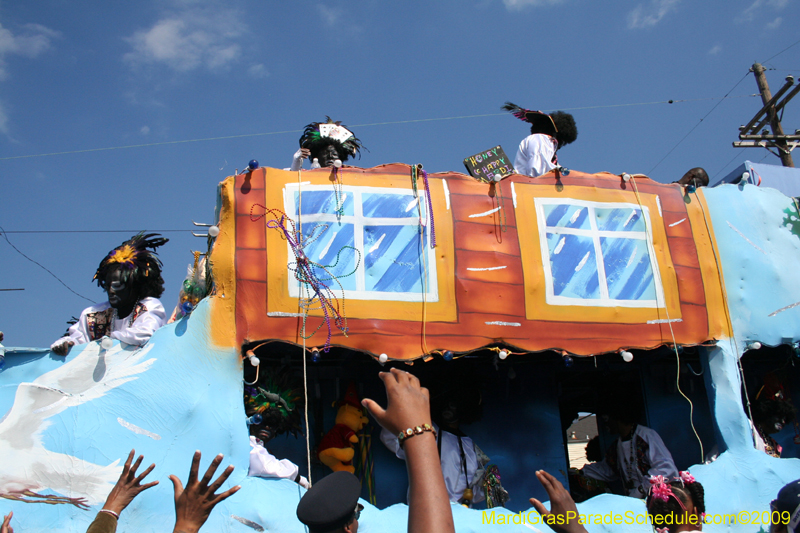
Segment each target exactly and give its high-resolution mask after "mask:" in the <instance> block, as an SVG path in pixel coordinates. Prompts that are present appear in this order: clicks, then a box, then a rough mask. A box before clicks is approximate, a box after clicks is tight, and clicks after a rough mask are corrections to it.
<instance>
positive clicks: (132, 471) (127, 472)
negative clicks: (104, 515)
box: [103, 450, 158, 516]
mask: <svg viewBox="0 0 800 533" xmlns="http://www.w3.org/2000/svg"><path fill="white" fill-rule="evenodd" d="M134 455H136V450H131V453H129V454H128V460H127V461H125V466H124V467H123V468H122V474H120V476H119V481H117V484H116V485H114V488H113V489H111V493H110V494H109V495H108V498H106V503H105V505H104V506H103V509H106V510H108V511H112V512H114V513H116V514H117V516H119V514H120V513H121V512H122V511H123V510H124V509H125V508H126V507H127V506H128V505H129V504H130V503H131V502H132V501H133V499H134V498H135V497H136V496H138V495H139V494H140V493H142V492H144V491H146V490H147V489H149V488H150V487H155V486H156V485H158V481H152V482H150V483H148V484H146V485H142V484H141V482H142V481H143V480H144V478H146V477H147V474H149V473H150V472H152V471H153V469H154V468H155V467H156V465H155V463H153V464H151V465H150V466H149V467H147V469H146V470H145V471H144V472H142V473H141V474H139V475H138V476H137V475H136V470H138V469H139V465H141V464H142V459H144V455H140V456H139V458H138V459H136V462H135V463H133V466H131V461H133V457H134Z"/></svg>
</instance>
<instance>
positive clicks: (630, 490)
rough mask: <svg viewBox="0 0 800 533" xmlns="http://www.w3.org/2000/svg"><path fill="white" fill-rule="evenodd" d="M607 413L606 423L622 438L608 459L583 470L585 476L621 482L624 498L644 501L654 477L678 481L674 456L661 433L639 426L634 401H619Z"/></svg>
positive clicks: (609, 449) (607, 455) (614, 443)
mask: <svg viewBox="0 0 800 533" xmlns="http://www.w3.org/2000/svg"><path fill="white" fill-rule="evenodd" d="M607 411H608V413H607V414H605V415H603V421H604V422H605V423H606V426H607V429H608V431H609V432H610V433H613V434H616V435H617V436H618V438H617V439H615V440H614V442H613V443H612V444H611V446H609V447H608V450H607V451H606V456H605V459H603V460H602V461H600V462H597V463H590V464H587V465H586V466H584V467H583V469H582V470H581V472H582V474H583V475H585V476H588V477H590V478H593V479H599V480H601V481H615V480H621V481H622V486H623V489H624V494H623V495H627V496H631V497H633V498H640V499H641V498H644V497H646V496H647V492H648V490H649V489H650V476H664V477H665V478H666V479H674V478H676V477H678V469H677V468H676V466H675V461H673V460H672V454H671V453H669V450H668V449H667V447H666V445H665V444H664V441H663V440H661V437H660V436H659V435H658V433H656V431H655V430H654V429H650V428H648V427H645V426H642V425H640V424H638V423H637V420H638V416H637V410H636V403H635V402H634V401H633V400H631V399H627V400H618V401H617V402H616V403H615V404H614V405H612V406H610V407H609V409H608V410H607Z"/></svg>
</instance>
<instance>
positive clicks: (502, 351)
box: [497, 350, 508, 359]
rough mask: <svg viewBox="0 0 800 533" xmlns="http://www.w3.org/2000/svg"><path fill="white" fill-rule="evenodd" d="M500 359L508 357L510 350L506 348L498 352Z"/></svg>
mask: <svg viewBox="0 0 800 533" xmlns="http://www.w3.org/2000/svg"><path fill="white" fill-rule="evenodd" d="M497 355H498V357H500V359H505V358H506V357H508V352H507V351H506V350H500V353H498V354H497Z"/></svg>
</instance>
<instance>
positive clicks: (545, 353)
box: [0, 154, 800, 533]
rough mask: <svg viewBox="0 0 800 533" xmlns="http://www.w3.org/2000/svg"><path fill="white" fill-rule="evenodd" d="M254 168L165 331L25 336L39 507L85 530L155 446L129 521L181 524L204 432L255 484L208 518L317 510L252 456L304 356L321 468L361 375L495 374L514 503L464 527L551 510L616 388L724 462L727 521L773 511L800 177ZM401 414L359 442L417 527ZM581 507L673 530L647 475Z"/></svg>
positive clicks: (719, 469)
mask: <svg viewBox="0 0 800 533" xmlns="http://www.w3.org/2000/svg"><path fill="white" fill-rule="evenodd" d="M487 155H491V154H487ZM490 159H491V158H490ZM254 167H255V168H249V169H248V170H247V171H246V172H244V173H242V174H238V175H235V176H230V177H228V178H227V179H226V180H225V181H223V182H222V183H221V184H220V185H219V189H218V204H217V205H218V208H217V214H216V215H217V222H216V224H215V225H214V227H213V228H212V230H213V231H210V232H209V239H208V242H209V249H208V253H209V256H208V262H207V265H208V266H207V267H204V268H206V274H207V276H208V287H209V288H210V292H209V294H208V296H206V297H205V298H202V299H201V300H199V302H197V305H196V306H194V305H189V306H184V307H183V309H182V310H181V312H179V313H177V316H180V315H184V316H181V317H180V318H178V319H177V320H176V321H174V322H173V323H171V324H169V325H167V326H165V327H163V328H161V329H159V330H158V331H156V333H155V334H154V335H153V336H152V338H151V339H150V341H149V342H148V343H147V344H146V345H145V346H143V347H141V348H138V347H133V346H127V345H124V344H120V343H119V342H114V343H113V344H112V345H110V346H108V345H106V346H102V345H101V343H100V342H97V341H95V342H91V343H89V344H86V345H80V346H75V347H73V348H72V350H71V351H70V353H69V355H68V356H67V357H66V358H63V357H59V356H56V355H54V354H52V353H50V352H49V351H47V350H32V349H13V348H10V349H8V350H7V352H6V354H5V367H4V369H3V370H2V374H0V376H2V387H0V410H2V411H4V412H6V415H5V417H4V418H3V419H2V422H0V435H2V438H1V439H0V451H2V456H3V458H4V461H3V463H4V465H3V468H2V469H0V495H2V496H3V497H4V498H6V500H5V504H6V505H5V507H4V509H11V510H13V511H14V520H15V526H17V527H19V529H20V530H22V531H55V532H58V531H64V532H66V531H69V532H78V531H85V529H86V527H87V526H88V524H89V523H90V522H91V521H92V519H93V518H94V514H95V511H96V510H98V509H99V508H100V506H102V503H103V501H104V499H105V497H106V495H107V494H108V492H109V491H110V489H111V488H112V487H113V485H114V483H115V481H116V479H117V477H118V476H119V472H120V471H121V463H122V462H124V459H125V457H127V454H128V452H129V451H130V449H131V448H135V449H136V452H137V453H142V454H144V456H145V461H146V463H148V464H149V463H150V462H154V463H156V465H157V466H156V469H155V470H154V472H153V473H152V474H151V477H152V479H159V480H161V484H160V485H159V486H158V487H155V488H153V489H150V490H148V491H146V492H145V493H143V494H142V495H141V496H140V497H138V498H137V499H136V500H134V502H133V503H132V504H131V506H130V507H129V508H128V509H127V510H126V511H125V513H124V515H123V517H122V519H121V521H120V528H121V530H123V531H125V530H137V531H164V530H166V529H167V528H168V527H170V526H171V524H172V521H173V516H174V511H173V504H172V488H171V486H170V484H169V483H167V482H166V478H167V476H168V475H169V474H176V475H179V476H181V477H183V476H185V472H186V471H187V469H188V465H189V461H190V459H189V458H190V457H191V455H192V453H193V452H194V451H195V450H196V449H199V450H201V451H202V453H203V458H204V460H203V463H202V467H203V468H204V467H205V465H206V464H207V463H208V461H210V458H211V457H213V456H214V455H216V454H218V453H224V454H225V456H226V458H225V461H226V462H227V461H229V462H230V464H232V465H234V466H235V467H236V470H235V471H234V474H233V475H232V476H231V478H230V479H229V480H228V482H227V483H226V485H225V486H232V485H237V484H238V485H241V486H242V489H241V490H240V491H239V492H238V493H237V494H235V495H234V496H233V497H231V498H229V499H228V500H226V501H224V502H223V503H221V504H220V505H219V506H218V507H217V508H216V509H215V510H214V512H213V513H212V515H211V518H210V520H209V522H208V523H207V525H206V526H205V528H206V529H207V530H209V531H212V530H216V531H242V532H247V531H253V530H255V531H296V532H301V531H304V528H303V526H302V525H301V524H300V523H299V522H298V521H297V519H296V517H295V512H294V509H295V507H296V505H297V502H298V501H299V498H300V497H301V496H302V494H303V493H304V490H305V489H303V488H302V487H300V486H299V485H298V484H296V483H293V482H292V481H289V480H277V479H272V480H270V479H263V478H255V477H247V469H248V455H249V445H248V429H247V425H246V419H247V415H246V412H245V405H244V402H243V387H244V385H243V382H244V383H252V382H253V379H254V377H257V375H258V372H260V371H261V370H262V369H264V371H266V370H267V369H269V368H273V367H279V366H280V367H283V368H288V369H289V371H290V372H291V373H292V374H293V376H294V377H295V378H296V380H297V381H298V382H299V384H300V389H301V392H302V395H303V397H304V398H305V400H304V402H303V403H304V408H303V411H304V412H303V430H304V431H303V433H304V434H303V435H302V436H299V437H298V438H293V437H290V436H289V437H281V438H279V439H275V440H273V441H271V442H270V443H269V450H270V452H271V453H273V454H274V455H276V456H277V457H286V458H289V459H291V460H292V461H293V462H295V463H296V464H298V465H299V466H300V471H301V473H302V474H303V475H307V476H309V477H310V479H311V482H312V483H313V482H314V480H315V479H319V478H320V477H321V476H324V475H326V474H327V473H329V472H330V470H329V469H328V468H327V467H326V466H324V465H323V464H322V463H321V462H320V461H319V460H318V459H317V456H316V453H315V450H316V449H317V448H318V446H319V441H320V439H321V438H322V437H323V435H325V432H326V431H327V430H328V429H329V428H330V427H331V426H332V425H333V424H334V421H335V419H336V417H337V406H334V405H332V404H333V403H334V402H336V401H337V400H339V399H340V398H341V397H342V395H344V394H345V391H346V390H348V389H349V388H350V385H351V384H354V386H355V389H356V391H357V394H358V396H359V397H361V398H364V397H369V398H373V399H376V400H377V401H379V402H383V401H385V396H384V394H383V389H382V384H381V382H380V380H379V379H378V372H379V371H381V370H385V369H386V368H388V367H390V366H398V367H400V368H402V369H405V370H409V371H411V372H414V373H416V374H417V375H419V376H420V378H421V380H422V381H423V384H426V385H427V386H430V387H432V388H434V387H436V385H437V384H439V383H444V382H447V383H448V384H449V385H450V386H451V387H456V388H458V387H459V386H461V387H470V388H473V389H475V390H477V391H479V392H480V394H481V397H482V402H481V408H482V417H481V419H480V420H475V421H474V422H473V423H472V424H470V425H469V426H467V427H466V431H468V433H469V435H470V437H472V438H473V439H474V441H475V442H476V443H479V444H480V447H481V449H482V450H483V451H484V452H485V453H486V454H487V455H489V456H490V458H491V462H492V463H493V464H494V465H496V467H497V468H498V471H499V473H500V475H501V477H502V485H503V487H505V489H506V490H507V491H508V493H509V495H510V500H509V501H508V502H507V503H506V505H505V508H503V507H495V508H493V509H491V511H494V515H493V516H494V519H493V521H491V523H487V515H486V514H484V513H483V510H482V509H480V508H477V509H467V508H464V507H462V506H460V505H456V504H454V505H453V506H452V509H453V514H454V518H455V523H456V530H457V531H459V532H462V531H463V532H467V531H510V530H513V531H530V530H534V531H535V530H539V531H548V530H549V529H548V527H547V526H545V525H542V524H537V523H536V516H538V515H536V513H535V512H529V511H530V510H531V507H530V504H529V503H528V498H530V497H536V498H538V499H540V500H543V501H544V500H546V494H545V493H544V491H543V489H542V487H541V486H540V485H539V483H538V482H537V480H536V478H535V476H534V475H533V472H534V471H535V470H539V469H543V470H546V471H548V472H550V473H552V474H553V475H555V476H556V477H557V478H558V479H560V480H561V481H562V482H563V483H564V484H565V485H566V484H568V483H569V480H568V468H569V463H568V459H567V453H566V448H567V435H566V433H565V430H566V428H567V427H568V426H569V425H570V423H571V422H572V420H573V419H574V418H575V416H576V415H577V413H579V412H582V413H584V412H588V413H592V412H597V411H596V406H597V405H599V404H600V403H601V402H602V399H603V398H602V396H603V395H604V394H606V393H607V392H608V391H609V390H614V389H619V390H625V391H626V392H627V393H628V394H630V395H633V396H634V397H636V398H637V400H638V403H639V404H640V405H641V408H642V415H643V420H642V421H643V422H645V423H646V425H647V426H648V427H651V428H654V429H655V430H657V431H658V433H659V434H660V435H661V437H662V439H663V440H664V442H665V444H666V445H667V447H668V448H669V449H670V451H671V452H672V455H673V457H674V459H675V462H676V464H677V466H678V468H679V469H681V470H685V469H690V470H691V472H692V473H693V474H694V475H695V476H696V478H697V479H698V480H699V481H701V482H702V483H703V485H704V486H705V490H706V510H707V512H708V513H709V514H710V515H714V516H724V515H729V517H730V518H729V519H728V521H729V524H713V523H712V524H708V525H706V526H705V527H704V530H705V531H712V532H713V531H757V530H758V528H759V525H758V523H757V520H759V518H758V517H759V516H761V515H760V513H761V512H762V511H767V510H768V508H769V502H770V500H772V499H773V498H774V497H775V495H776V494H777V492H778V490H779V489H780V488H781V487H782V486H783V485H784V484H785V483H787V482H789V481H792V480H794V479H797V478H800V462H798V460H797V459H795V457H798V456H800V445H798V444H797V443H796V441H795V437H796V434H795V428H794V427H792V426H789V427H787V428H786V429H784V430H783V431H782V432H781V433H779V434H777V435H775V438H776V439H777V440H778V441H779V442H780V443H781V444H782V445H783V448H784V453H783V458H780V459H778V458H774V457H770V456H769V455H767V454H765V453H763V452H760V451H757V450H756V449H755V447H754V437H753V431H752V429H751V425H750V423H749V420H748V414H747V409H748V403H749V395H751V394H753V389H754V388H755V389H757V388H758V387H759V384H760V383H761V381H762V380H763V378H764V376H765V375H767V374H768V373H770V372H773V373H774V372H779V373H780V375H781V380H782V384H783V387H784V388H785V390H786V393H787V395H788V396H789V397H798V396H800V372H798V371H797V370H795V359H796V357H797V356H796V355H795V350H796V348H797V342H798V341H799V340H800V317H798V313H800V278H798V276H797V274H796V271H795V268H796V265H798V263H800V215H799V213H798V206H797V202H796V201H795V200H794V199H793V198H790V197H787V196H785V195H784V194H782V193H781V192H779V191H777V190H773V189H769V188H766V187H759V186H757V185H755V184H753V183H752V182H750V180H738V183H735V184H722V185H719V186H717V187H713V188H698V189H694V188H693V187H681V186H679V185H677V184H661V183H657V182H655V181H653V180H651V179H649V178H648V177H646V176H643V175H636V174H633V175H631V174H627V173H623V174H611V173H598V174H586V173H582V172H578V171H574V170H573V171H567V170H566V169H560V170H559V171H557V172H551V173H549V174H546V175H545V176H542V177H539V178H530V177H527V176H522V175H518V174H513V173H508V172H507V171H506V169H503V168H502V167H500V166H499V165H498V166H497V167H496V168H490V169H488V171H487V172H485V173H484V174H485V176H486V177H484V178H481V179H476V178H475V177H472V176H468V175H465V174H461V173H456V172H447V173H435V174H427V173H426V172H425V170H424V168H423V167H422V166H421V165H405V164H391V165H384V166H379V167H375V168H371V169H360V168H355V167H347V166H343V167H341V168H320V169H315V170H311V171H307V170H301V171H295V172H293V171H284V170H278V169H273V168H257V165H254ZM189 296H191V294H190V295H189ZM185 299H186V300H189V299H190V298H189V297H187V298H185ZM797 362H798V363H800V360H798V361H797ZM336 422H338V419H337V420H336ZM378 432H379V428H377V427H376V425H375V423H374V421H369V423H367V425H366V426H364V428H363V429H362V430H361V432H360V433H359V439H358V443H357V444H356V445H355V457H354V469H355V471H356V474H357V475H358V476H359V477H360V478H361V479H362V487H363V493H362V496H363V500H364V503H365V506H366V508H365V510H364V512H363V513H362V515H361V519H360V520H359V522H360V528H361V531H364V532H367V533H369V532H372V531H375V532H377V531H381V532H402V531H406V516H407V507H406V506H405V505H404V504H403V502H404V501H405V497H406V490H407V481H406V473H405V466H404V464H403V463H402V461H400V460H398V459H396V458H395V457H394V455H393V454H391V453H390V452H389V451H388V450H386V449H385V448H384V447H383V445H381V443H380V442H379V440H378ZM600 437H601V441H603V443H604V444H605V445H606V446H607V445H608V444H610V442H611V438H610V437H609V436H608V435H605V434H604V433H603V431H602V430H601V432H600ZM798 442H800V440H798ZM712 456H716V460H714V461H712V462H709V463H708V464H703V463H704V462H705V461H706V460H707V459H710V458H711V457H712ZM223 464H225V463H223ZM309 468H310V472H309ZM478 507H480V506H478ZM87 508H88V509H87ZM578 509H579V511H580V512H581V513H582V514H586V515H594V516H609V515H615V516H623V517H625V516H630V517H633V518H632V521H631V523H625V524H620V523H617V524H613V523H597V519H595V520H594V522H593V523H591V524H587V529H588V530H589V531H591V532H594V531H621V530H624V531H642V532H645V531H651V530H652V528H651V527H650V526H649V525H646V524H644V523H642V518H641V517H642V516H644V515H645V513H646V511H645V507H644V503H643V502H642V501H641V500H638V499H634V498H628V497H623V496H616V495H611V494H603V495H600V496H595V497H593V498H590V499H588V500H586V501H585V502H583V503H580V504H579V506H578ZM742 511H745V512H747V513H749V515H748V517H747V518H746V519H743V517H742V516H741V515H740V513H741V512H742ZM626 513H627V514H626ZM501 515H503V516H506V519H498V517H499V516H501ZM520 516H524V517H525V520H527V521H528V524H527V525H522V524H520V523H519V521H516V522H515V518H514V517H520ZM734 516H737V517H738V518H736V519H733V518H732V517H734ZM517 520H519V519H517ZM602 521H603V520H602V519H601V520H600V522H602ZM637 522H639V523H638V524H637ZM743 522H746V523H743ZM509 528H511V529H509ZM765 529H766V528H765Z"/></svg>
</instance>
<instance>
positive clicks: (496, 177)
mask: <svg viewBox="0 0 800 533" xmlns="http://www.w3.org/2000/svg"><path fill="white" fill-rule="evenodd" d="M501 179H503V175H502V174H500V173H499V172H497V173H495V175H494V181H500V180H501Z"/></svg>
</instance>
